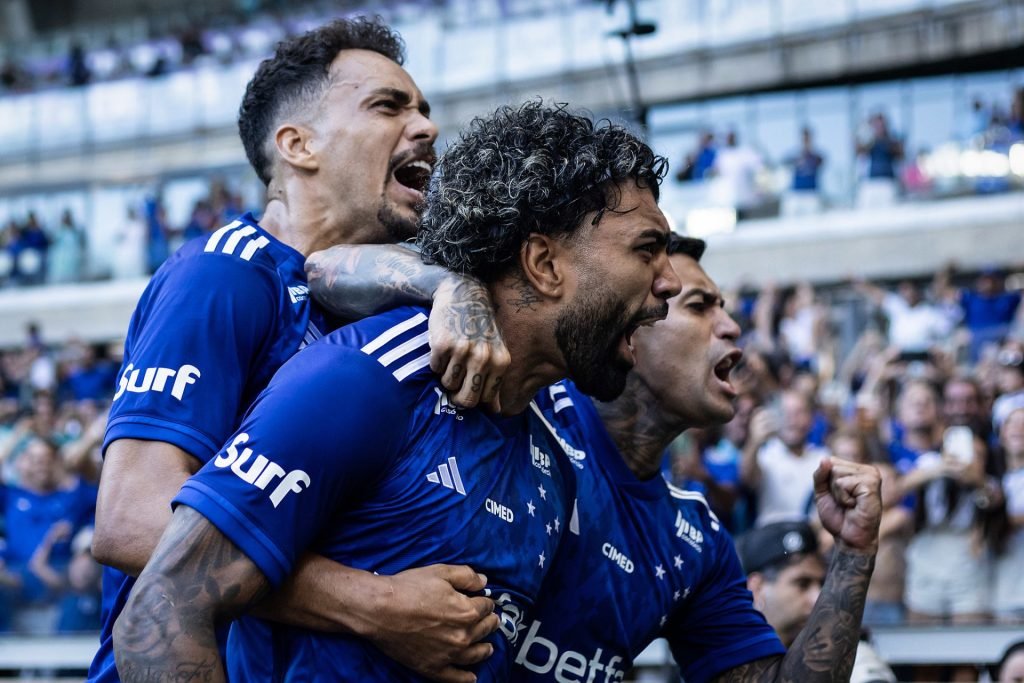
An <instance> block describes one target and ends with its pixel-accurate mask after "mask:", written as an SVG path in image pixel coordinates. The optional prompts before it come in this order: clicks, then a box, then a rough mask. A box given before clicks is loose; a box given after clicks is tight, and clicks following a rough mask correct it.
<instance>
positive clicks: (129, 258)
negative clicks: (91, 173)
mask: <svg viewBox="0 0 1024 683" xmlns="http://www.w3.org/2000/svg"><path fill="white" fill-rule="evenodd" d="M146 258H147V252H146V224H145V223H144V222H143V221H142V219H141V218H140V217H139V212H138V211H137V210H136V209H135V207H134V206H129V207H128V210H127V212H126V215H125V220H124V223H122V224H121V226H120V228H118V231H117V236H116V237H115V238H114V255H113V260H112V263H111V267H112V271H113V276H114V278H115V279H127V278H139V277H143V276H144V275H145V274H146Z"/></svg>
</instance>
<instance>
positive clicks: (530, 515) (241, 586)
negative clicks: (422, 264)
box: [114, 102, 679, 681]
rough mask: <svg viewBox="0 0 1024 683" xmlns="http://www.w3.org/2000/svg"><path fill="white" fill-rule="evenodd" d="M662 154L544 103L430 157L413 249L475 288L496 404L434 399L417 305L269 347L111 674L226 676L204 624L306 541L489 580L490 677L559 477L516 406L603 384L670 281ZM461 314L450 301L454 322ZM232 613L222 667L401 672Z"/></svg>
mask: <svg viewBox="0 0 1024 683" xmlns="http://www.w3.org/2000/svg"><path fill="white" fill-rule="evenodd" d="M664 168H665V162H664V159H662V158H660V157H657V156H655V155H654V153H653V152H652V151H651V150H650V148H649V147H647V145H645V144H643V143H642V142H641V141H640V140H639V139H637V138H636V137H635V136H633V135H632V134H631V133H629V132H628V131H626V130H625V129H624V128H621V127H618V126H613V125H610V124H609V125H607V126H603V127H595V126H594V124H593V122H592V121H590V120H589V119H587V118H585V117H583V116H577V115H574V114H571V113H570V112H568V111H566V110H565V109H564V108H560V107H555V108H552V107H546V106H544V105H542V104H541V103H539V102H531V103H528V104H526V105H523V106H521V107H518V108H511V107H505V108H502V109H499V110H498V111H497V112H496V113H495V114H494V115H492V116H490V117H488V118H486V119H478V120H476V121H474V123H473V124H472V125H471V127H470V129H469V130H468V131H467V132H465V133H463V135H462V137H461V139H460V140H459V141H458V142H457V143H456V144H455V145H453V146H452V147H451V148H450V149H449V150H448V152H447V153H446V154H445V156H444V157H443V158H442V159H441V161H440V162H439V168H438V172H437V174H436V175H435V176H434V179H433V181H432V186H431V189H430V192H429V195H428V202H427V210H426V212H425V214H424V219H423V226H422V227H421V230H420V234H419V242H420V244H421V247H422V249H423V256H424V258H426V259H429V260H432V261H434V262H436V263H438V264H439V265H442V266H445V267H446V268H449V269H452V270H455V271H457V272H461V273H466V274H468V275H471V276H474V277H478V278H481V279H482V280H483V281H484V282H485V283H486V284H487V285H488V289H489V291H490V293H491V296H492V298H493V300H494V301H497V302H499V305H498V306H497V309H496V322H497V326H498V330H499V331H500V333H501V335H502V337H503V338H504V340H505V343H506V345H507V346H508V349H509V351H510V353H511V356H512V358H513V359H514V361H513V363H512V365H510V366H509V368H508V371H507V372H506V374H505V379H504V381H503V382H502V383H501V385H500V388H499V392H498V402H499V404H500V406H501V407H502V413H501V414H494V413H491V412H485V411H484V410H482V409H469V410H460V409H457V408H455V407H454V406H452V405H451V403H450V401H449V400H448V396H447V394H446V392H445V391H444V390H443V389H442V387H441V385H440V383H439V382H438V380H437V377H436V375H434V374H433V373H431V372H430V371H429V369H428V362H429V356H430V352H429V348H428V346H427V338H428V331H427V319H426V315H425V312H424V309H421V308H413V307H405V308H399V309H395V310H393V311H390V312H388V313H385V314H382V315H379V316H375V317H371V318H367V319H365V320H363V321H361V322H358V323H355V324H353V325H350V326H348V327H344V328H342V329H340V330H338V331H336V332H334V333H331V334H330V335H328V336H327V337H325V338H323V339H322V340H320V341H319V342H317V343H315V344H312V345H311V346H309V347H308V348H307V349H305V350H304V351H303V352H302V353H301V354H297V355H296V356H294V357H293V358H291V359H290V360H289V361H287V362H286V363H285V364H284V365H283V366H282V368H281V370H280V371H279V372H278V374H277V375H276V376H275V377H274V379H273V380H272V381H271V383H270V385H269V386H268V387H267V389H266V390H265V391H264V392H263V393H262V394H261V395H260V397H259V398H258V399H257V400H256V402H255V404H254V405H253V407H252V408H251V409H250V411H249V412H248V414H247V415H246V417H245V418H244V420H243V421H242V424H241V427H240V428H239V430H238V431H237V432H236V433H235V435H234V436H233V437H231V438H230V439H229V440H228V442H227V443H226V445H225V446H224V447H223V448H222V449H221V450H220V451H219V452H218V453H217V455H216V457H215V458H213V459H212V460H211V461H210V462H209V463H207V465H206V466H205V467H204V468H203V469H202V470H201V471H200V472H199V473H198V474H196V475H195V476H194V477H193V478H192V479H190V480H189V481H188V482H187V483H186V484H185V486H184V487H183V488H182V490H181V492H180V493H179V494H178V496H177V498H176V508H175V511H174V514H173V516H172V520H171V522H170V525H169V526H168V528H167V531H166V532H165V533H164V535H163V537H162V538H161V540H160V542H159V545H158V547H157V549H156V551H155V552H154V554H153V559H152V561H151V562H150V563H149V564H148V565H147V566H146V569H145V570H144V571H143V573H142V575H141V576H140V577H139V581H138V583H137V584H136V586H135V589H134V590H133V592H132V595H131V598H130V599H129V602H128V604H127V606H126V608H125V611H124V613H123V614H122V615H121V618H120V619H119V620H118V621H117V624H116V625H115V629H114V641H115V651H116V656H117V665H118V668H119V670H120V671H121V673H122V675H123V676H124V677H125V680H126V681H136V680H138V681H143V680H162V679H163V678H165V677H170V676H172V675H174V674H175V673H176V672H182V671H186V672H188V673H189V675H191V676H193V677H195V678H197V679H202V680H211V681H219V680H224V672H223V670H222V668H221V661H220V656H219V653H218V652H217V647H216V642H215V638H214V633H213V632H214V624H215V621H216V620H217V619H224V618H232V617H235V616H236V615H239V614H241V613H244V612H245V611H246V610H247V609H249V608H250V607H251V606H252V604H253V603H254V602H255V601H257V600H258V599H259V598H260V597H261V596H262V595H264V594H265V593H266V592H267V591H268V590H269V589H270V588H271V587H276V586H279V585H280V584H281V583H282V582H283V581H284V579H285V578H286V577H287V576H288V575H289V574H290V573H291V572H292V571H293V570H294V568H295V566H296V562H297V559H298V558H299V556H300V555H301V554H302V553H303V552H306V551H308V550H309V549H316V550H317V551H319V552H322V553H324V554H325V555H326V556H327V557H329V558H331V559H334V560H337V561H339V562H344V563H346V564H348V565H350V566H354V567H357V568H360V569H365V570H368V571H374V572H379V573H381V574H392V573H395V572H400V571H403V570H407V569H409V568H411V567H417V566H422V565H427V564H433V563H437V562H449V563H457V564H468V565H470V566H472V567H474V568H475V569H476V570H478V571H480V572H482V573H484V574H486V576H487V577H488V584H487V592H488V594H489V595H491V596H492V597H493V598H494V599H495V603H496V605H497V609H498V612H499V615H500V620H501V628H500V633H499V634H495V635H492V636H490V637H489V639H488V642H489V643H490V644H491V645H493V647H494V648H495V653H494V655H493V656H492V657H491V658H490V659H488V660H487V661H486V662H485V663H484V664H482V665H477V666H476V667H474V668H473V670H472V674H473V675H475V676H477V677H478V679H480V680H492V681H497V680H504V679H505V677H506V676H507V675H508V670H509V668H510V665H511V648H512V645H514V643H515V641H516V639H517V638H518V637H519V636H520V632H521V624H522V620H523V618H524V615H525V614H526V612H527V611H528V610H529V609H530V607H531V606H532V604H533V602H534V597H535V596H536V594H537V591H538V590H539V588H540V583H541V581H542V579H543V576H544V574H545V573H546V571H547V570H548V568H549V567H550V562H551V559H552V557H553V556H554V553H555V551H556V548H557V543H558V540H559V537H560V536H561V535H562V534H563V533H564V532H565V529H566V522H567V521H568V520H569V518H570V514H571V511H572V488H573V487H572V479H571V473H567V472H566V468H569V467H571V465H569V464H568V462H567V461H566V459H565V457H564V455H560V454H559V450H560V448H561V444H560V442H559V441H558V440H557V439H556V438H555V435H554V434H553V433H552V431H551V429H550V425H549V424H548V423H547V421H546V420H545V419H543V418H542V417H541V416H540V415H539V411H538V410H537V409H536V408H535V406H534V407H531V406H530V404H531V399H532V397H533V396H534V394H535V393H536V392H537V391H539V390H540V389H541V388H542V387H545V386H547V385H548V384H550V383H551V382H553V381H555V380H557V379H559V378H560V377H563V376H566V375H569V376H572V377H573V378H574V379H575V381H576V382H577V383H578V384H579V385H580V386H581V387H582V388H584V389H585V390H587V391H589V392H591V393H593V394H594V395H595V396H598V397H601V398H604V399H611V398H614V397H615V396H616V395H618V393H619V392H620V391H621V390H622V388H623V387H624V386H625V382H626V375H627V373H628V371H629V369H630V368H631V367H632V365H633V363H634V357H633V353H632V337H633V334H634V332H635V331H636V330H637V328H639V327H640V326H642V325H646V324H651V323H653V322H654V321H656V320H658V319H660V318H662V317H663V316H664V314H665V311H666V304H665V300H666V299H667V298H669V297H671V296H672V295H674V294H676V293H678V291H679V287H678V281H677V280H676V278H675V274H674V273H673V271H672V268H671V267H670V265H669V262H668V257H667V254H666V244H667V241H668V234H669V232H668V223H667V221H666V219H665V216H664V215H663V214H662V213H661V211H660V210H659V209H658V207H657V203H656V200H657V196H658V183H659V182H660V180H661V178H662V176H663V174H664ZM479 315H480V311H478V310H466V311H464V317H465V318H466V320H463V321H461V322H462V323H464V324H470V325H471V324H473V323H474V320H472V319H473V318H474V317H476V318H475V320H476V321H479V318H478V317H477V316H479ZM267 627H268V624H266V623H265V622H261V620H259V619H257V618H254V617H249V616H246V617H243V618H240V619H237V620H236V621H234V622H233V624H232V632H231V638H230V641H229V646H228V652H227V658H228V667H229V671H230V676H231V678H232V680H242V681H250V680H261V679H260V674H259V673H258V672H260V671H265V670H266V669H268V668H269V669H270V670H272V671H273V672H274V676H275V678H279V679H284V680H317V679H323V678H329V679H331V680H341V681H367V680H388V681H396V680H397V681H401V680H420V678H419V677H418V676H417V675H415V674H414V673H413V672H412V671H410V670H409V669H407V668H404V667H402V666H401V665H399V664H397V663H395V662H394V661H392V660H390V659H389V658H387V657H386V656H385V655H384V654H382V653H381V652H380V651H379V650H377V649H376V648H375V647H373V645H372V644H371V643H370V642H368V641H366V640H365V639H362V638H359V637H357V636H352V635H349V634H324V633H319V632H314V631H310V630H308V629H303V628H289V627H283V626H281V625H278V624H269V628H270V629H271V630H272V632H271V633H270V634H267V632H266V629H267Z"/></svg>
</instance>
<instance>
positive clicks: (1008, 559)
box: [992, 405, 1024, 621]
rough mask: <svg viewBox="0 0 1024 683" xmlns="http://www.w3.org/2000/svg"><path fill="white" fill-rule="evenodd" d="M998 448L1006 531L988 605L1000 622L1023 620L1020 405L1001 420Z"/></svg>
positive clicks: (1023, 414)
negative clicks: (1002, 466) (1001, 460)
mask: <svg viewBox="0 0 1024 683" xmlns="http://www.w3.org/2000/svg"><path fill="white" fill-rule="evenodd" d="M999 447H1000V450H1001V454H1002V456H1003V458H1004V459H1005V463H1006V474H1004V475H1003V479H1002V488H1003V496H1004V500H1005V513H1006V517H1007V522H1008V528H1007V531H1006V533H1005V536H1006V538H1005V539H1004V541H1003V544H1002V545H1003V547H1002V548H1001V549H1000V550H1001V551H1002V552H1000V553H999V555H998V557H997V560H996V572H995V585H994V587H993V596H992V606H993V610H994V611H995V616H996V618H997V619H999V620H1000V621H1022V620H1024V405H1021V406H1020V407H1018V408H1016V409H1015V410H1013V411H1012V412H1011V413H1010V414H1009V415H1007V416H1006V418H1005V419H1004V420H1003V422H1002V425H1001V428H1000V430H999Z"/></svg>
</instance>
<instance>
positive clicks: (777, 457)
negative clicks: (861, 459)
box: [740, 391, 829, 526]
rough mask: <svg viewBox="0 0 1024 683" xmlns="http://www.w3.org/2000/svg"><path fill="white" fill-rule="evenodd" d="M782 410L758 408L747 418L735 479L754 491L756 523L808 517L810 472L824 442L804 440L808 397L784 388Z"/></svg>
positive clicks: (811, 487) (811, 486) (808, 425)
mask: <svg viewBox="0 0 1024 683" xmlns="http://www.w3.org/2000/svg"><path fill="white" fill-rule="evenodd" d="M780 408H781V411H780V412H781V415H776V414H773V412H772V411H770V410H764V409H762V410H761V411H759V412H758V413H757V414H756V415H754V417H753V418H752V419H751V422H750V437H749V438H748V439H747V445H746V447H745V448H744V449H743V460H742V461H741V464H740V481H741V482H742V483H743V485H744V486H746V487H747V488H748V489H750V490H751V491H754V492H755V493H756V494H757V522H756V523H757V525H758V526H764V525H765V524H771V523H773V522H784V521H799V520H804V519H807V513H808V510H809V505H808V501H809V500H810V498H811V493H812V492H813V490H814V482H813V474H814V470H815V469H817V467H818V463H820V462H821V459H822V458H824V457H826V456H827V455H829V452H828V451H827V450H825V449H824V448H819V447H817V446H812V445H811V444H809V443H808V442H807V436H808V435H809V434H810V432H811V425H812V422H813V420H814V406H813V404H812V403H811V399H810V398H808V397H807V396H805V395H804V394H801V393H799V392H796V391H786V392H783V394H782V398H781V401H780Z"/></svg>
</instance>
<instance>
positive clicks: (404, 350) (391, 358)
mask: <svg viewBox="0 0 1024 683" xmlns="http://www.w3.org/2000/svg"><path fill="white" fill-rule="evenodd" d="M428 335H429V332H424V333H422V334H418V335H416V336H415V337H413V338H412V339H410V340H409V341H407V342H403V343H402V344H399V345H398V346H396V347H395V348H393V349H391V350H390V351H388V352H387V353H385V354H384V355H383V356H381V357H380V358H378V359H377V362H378V363H380V364H381V365H383V366H384V367H387V366H389V365H391V364H392V363H394V362H395V361H396V360H398V359H399V358H401V357H402V356H404V355H406V354H408V353H410V352H411V351H414V350H416V349H417V348H419V347H421V346H426V345H427V336H428Z"/></svg>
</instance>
